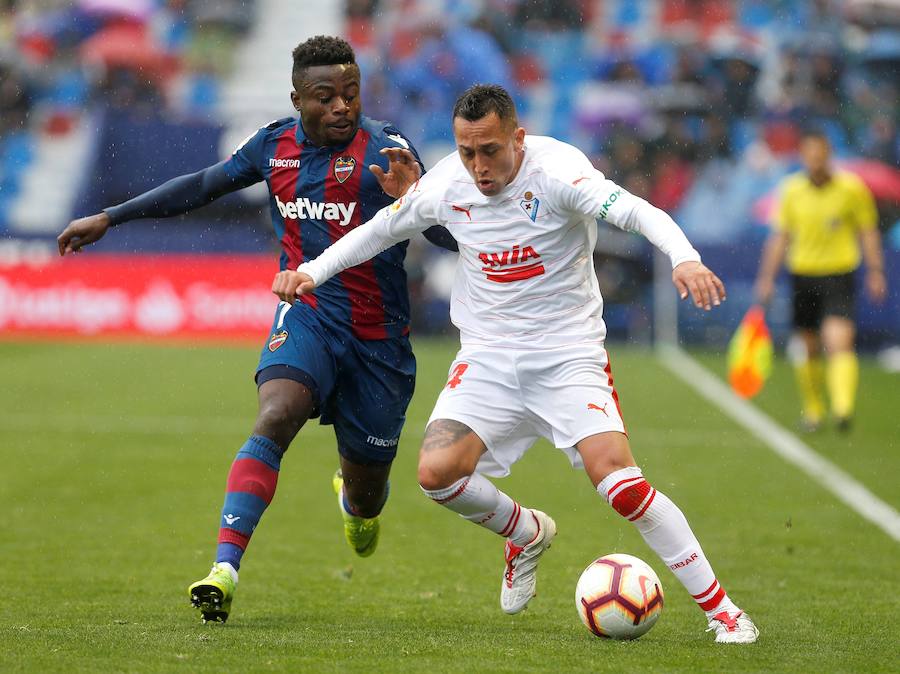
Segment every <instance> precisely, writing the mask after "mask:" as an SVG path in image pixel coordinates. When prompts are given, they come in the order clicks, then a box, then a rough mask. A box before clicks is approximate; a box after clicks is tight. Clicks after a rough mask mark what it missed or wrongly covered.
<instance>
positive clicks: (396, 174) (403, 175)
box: [369, 147, 422, 199]
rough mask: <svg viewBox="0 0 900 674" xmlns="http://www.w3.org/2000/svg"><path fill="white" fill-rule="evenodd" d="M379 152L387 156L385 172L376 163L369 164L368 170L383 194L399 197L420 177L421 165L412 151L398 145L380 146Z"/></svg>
mask: <svg viewBox="0 0 900 674" xmlns="http://www.w3.org/2000/svg"><path fill="white" fill-rule="evenodd" d="M381 154H383V155H385V156H386V157H387V158H388V170H387V173H385V172H384V171H383V170H382V169H381V167H380V166H379V165H378V164H371V165H370V166H369V170H370V171H371V172H372V173H374V174H375V178H376V179H377V180H378V184H379V185H381V189H383V190H384V193H385V194H387V195H388V196H391V197H394V199H399V198H400V197H402V196H403V195H404V194H406V191H407V190H408V189H409V188H410V186H411V185H412V184H413V183H414V182H416V181H417V180H418V179H419V178H421V177H422V167H421V166H419V162H417V161H416V157H415V155H414V154H413V153H412V152H410V151H409V150H405V149H403V148H400V147H385V148H382V150H381Z"/></svg>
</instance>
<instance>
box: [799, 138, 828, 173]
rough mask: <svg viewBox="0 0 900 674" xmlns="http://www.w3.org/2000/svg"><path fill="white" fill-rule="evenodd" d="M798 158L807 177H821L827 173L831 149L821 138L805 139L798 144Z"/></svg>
mask: <svg viewBox="0 0 900 674" xmlns="http://www.w3.org/2000/svg"><path fill="white" fill-rule="evenodd" d="M800 158H801V159H802V160H803V166H804V167H805V168H806V172H807V173H809V175H811V176H822V175H824V174H826V173H827V172H828V168H829V162H830V161H831V148H830V147H829V145H828V143H826V142H825V141H824V140H823V139H821V138H816V137H811V138H805V139H804V140H803V142H802V143H801V144H800Z"/></svg>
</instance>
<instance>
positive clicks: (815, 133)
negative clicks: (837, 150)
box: [800, 127, 831, 147]
mask: <svg viewBox="0 0 900 674" xmlns="http://www.w3.org/2000/svg"><path fill="white" fill-rule="evenodd" d="M805 140H818V141H820V142H822V143H825V145H828V146H829V147H830V146H831V139H830V138H829V137H828V134H827V133H825V132H824V131H822V129H817V128H815V127H810V128H806V129H803V131H802V132H801V133H800V141H801V142H803V141H805Z"/></svg>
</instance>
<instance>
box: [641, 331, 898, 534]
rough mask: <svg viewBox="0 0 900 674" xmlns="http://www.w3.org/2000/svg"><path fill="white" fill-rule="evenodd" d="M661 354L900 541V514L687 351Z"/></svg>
mask: <svg viewBox="0 0 900 674" xmlns="http://www.w3.org/2000/svg"><path fill="white" fill-rule="evenodd" d="M657 353H658V354H659V358H660V360H661V361H662V362H663V364H664V365H665V366H666V367H667V368H669V370H670V371H671V372H672V373H673V374H675V375H676V376H678V377H679V378H680V379H681V380H682V381H684V382H685V383H686V384H687V385H688V386H690V387H691V388H693V389H694V390H695V391H697V393H699V394H700V395H701V396H703V397H704V398H706V399H707V400H708V401H709V402H711V403H712V404H713V405H715V406H716V407H718V408H719V409H721V410H722V411H723V412H724V413H725V414H727V415H728V416H729V417H731V418H732V419H734V420H735V421H736V422H737V423H738V424H740V425H741V426H743V427H744V428H746V429H747V430H748V431H750V433H752V434H753V435H755V436H756V437H757V438H759V440H760V441H761V442H762V443H763V444H764V445H766V446H767V447H768V448H769V449H771V450H772V451H773V452H775V453H776V454H777V455H778V456H780V457H781V458H782V459H784V460H785V461H787V462H788V463H792V464H794V466H796V467H797V468H799V469H800V470H802V471H803V472H804V473H806V474H807V475H808V476H809V477H811V478H812V479H813V480H815V481H816V482H818V483H819V484H820V485H821V486H822V487H824V488H825V489H827V490H828V491H829V492H831V493H832V494H833V495H834V496H836V497H837V498H838V499H839V500H840V501H843V502H844V503H845V504H846V505H848V506H849V507H850V508H851V509H852V510H854V511H856V512H857V513H858V514H859V515H861V516H862V517H864V518H865V519H867V520H869V521H870V522H871V523H872V524H874V525H875V526H877V527H878V528H879V529H881V530H882V531H884V532H885V533H886V534H887V535H888V536H890V537H891V538H893V539H894V540H895V541H900V513H898V512H897V511H896V510H894V508H892V507H891V506H890V505H888V504H887V503H885V502H884V501H882V500H881V499H880V498H878V497H877V496H875V494H873V493H872V492H870V491H869V490H868V489H866V487H865V486H863V485H862V484H861V483H860V482H859V481H857V480H856V479H854V478H853V477H851V476H850V475H848V474H847V473H846V472H844V471H843V470H841V469H840V468H838V467H837V466H835V465H834V464H833V463H831V462H830V461H829V460H828V459H826V458H824V457H823V456H821V455H820V454H818V453H817V452H816V451H815V450H814V449H812V448H811V447H810V446H809V445H807V444H806V443H805V442H802V441H801V440H800V439H799V438H798V437H797V436H796V435H794V434H793V433H791V432H790V431H788V430H786V429H785V428H784V427H782V426H781V425H779V424H778V423H776V422H775V421H774V420H773V419H772V418H771V417H770V416H768V415H767V414H765V413H764V412H761V411H760V410H758V409H757V408H756V407H754V406H753V405H751V404H750V403H748V402H747V401H746V400H743V399H741V398H739V397H738V396H736V395H735V394H734V393H732V391H731V389H729V388H728V386H726V385H725V383H724V382H723V381H722V380H721V379H719V378H718V377H716V376H715V375H714V374H712V373H711V372H709V371H708V370H707V369H706V368H704V367H703V366H702V365H701V364H700V363H698V362H697V361H696V360H694V358H692V357H691V356H690V355H689V354H688V353H686V352H685V351H684V350H682V349H680V348H678V347H675V346H668V345H661V346H659V347H658V349H657Z"/></svg>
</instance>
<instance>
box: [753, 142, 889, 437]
mask: <svg viewBox="0 0 900 674" xmlns="http://www.w3.org/2000/svg"><path fill="white" fill-rule="evenodd" d="M800 156H801V159H802V160H803V165H804V168H805V170H804V171H801V172H798V173H795V174H793V175H790V176H788V177H787V178H785V180H784V182H783V183H782V186H781V197H780V203H779V205H778V209H777V211H776V215H775V221H774V223H773V224H774V227H773V232H772V234H771V236H770V237H769V239H768V240H767V241H766V245H765V248H764V249H763V254H762V260H761V262H760V266H759V274H758V276H757V280H756V289H755V290H756V298H757V300H759V301H760V302H762V303H763V304H766V303H768V301H769V300H770V299H771V297H772V293H773V291H774V289H775V277H776V276H777V275H778V271H779V269H780V268H781V264H782V262H784V259H785V255H786V256H787V267H788V271H789V272H790V274H791V281H792V283H793V293H794V296H793V305H794V324H793V325H794V336H795V339H794V340H793V341H794V343H795V345H796V347H797V348H796V349H789V354H790V356H791V360H792V361H793V365H794V370H795V372H796V375H797V385H798V387H799V389H800V396H801V398H802V400H803V418H802V420H801V425H802V427H803V429H804V430H807V431H814V430H817V429H818V428H819V427H820V426H821V424H822V420H823V418H824V416H825V402H824V390H823V389H825V388H826V385H825V384H826V382H827V390H828V399H829V401H830V403H831V415H832V417H833V419H834V422H835V424H836V426H837V428H838V430H841V431H846V430H848V429H849V428H850V422H851V419H852V417H853V408H854V404H855V402H856V389H857V385H858V382H859V362H858V361H857V358H856V352H855V350H854V340H855V337H856V326H855V324H854V309H855V306H854V305H855V298H854V295H855V284H854V271H855V270H856V268H857V267H859V263H860V242H861V243H862V258H864V259H865V263H866V277H865V279H866V280H865V285H866V290H867V291H868V293H869V296H870V297H871V298H872V299H873V300H874V301H875V302H879V303H880V302H882V301H883V300H884V298H885V295H886V294H887V284H886V281H885V275H884V257H883V255H882V252H881V237H880V235H879V233H878V212H877V211H876V209H875V200H874V199H873V198H872V193H871V192H870V191H869V189H868V188H867V187H866V186H865V184H863V182H862V180H860V179H859V178H858V177H857V176H855V175H854V174H852V173H848V172H845V171H837V170H834V169H833V168H832V166H831V161H830V160H831V146H830V144H829V142H828V138H827V137H825V136H824V135H822V134H820V133H816V132H812V133H806V134H804V136H803V138H802V140H801V143H800ZM820 338H821V340H820ZM823 346H824V350H825V356H826V358H827V372H823V367H822V359H821V352H822V347H823Z"/></svg>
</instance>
